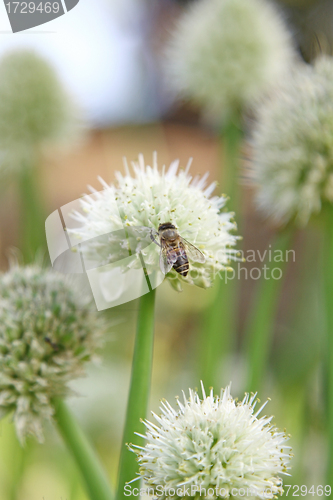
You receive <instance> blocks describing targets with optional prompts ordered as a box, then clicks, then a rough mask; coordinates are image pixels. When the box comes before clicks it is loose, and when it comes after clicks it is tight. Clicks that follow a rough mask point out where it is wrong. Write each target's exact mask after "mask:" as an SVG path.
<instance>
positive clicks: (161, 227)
mask: <svg viewBox="0 0 333 500" xmlns="http://www.w3.org/2000/svg"><path fill="white" fill-rule="evenodd" d="M165 229H176V226H174V225H173V224H171V222H163V224H160V225H159V226H158V231H164V230H165Z"/></svg>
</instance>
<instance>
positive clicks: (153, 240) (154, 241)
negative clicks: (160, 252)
mask: <svg viewBox="0 0 333 500" xmlns="http://www.w3.org/2000/svg"><path fill="white" fill-rule="evenodd" d="M150 239H151V241H152V242H153V243H155V245H158V246H159V247H160V246H161V245H160V244H159V243H158V241H157V240H156V239H155V237H154V235H153V233H152V231H151V232H150Z"/></svg>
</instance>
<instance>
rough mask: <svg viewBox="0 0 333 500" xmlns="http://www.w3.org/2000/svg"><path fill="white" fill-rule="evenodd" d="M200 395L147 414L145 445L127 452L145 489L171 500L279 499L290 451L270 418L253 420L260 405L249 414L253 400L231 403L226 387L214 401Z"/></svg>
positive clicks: (246, 398) (247, 396)
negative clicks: (133, 458) (135, 460)
mask: <svg viewBox="0 0 333 500" xmlns="http://www.w3.org/2000/svg"><path fill="white" fill-rule="evenodd" d="M202 392H203V399H200V397H199V395H198V394H197V392H195V391H193V390H190V394H189V398H188V399H187V398H186V397H185V394H184V402H183V403H181V402H180V401H179V400H177V403H178V409H177V410H175V409H174V408H172V406H170V404H169V403H168V402H167V401H162V407H161V411H162V414H161V416H157V415H155V414H154V413H153V416H154V418H155V420H156V424H154V423H151V422H149V421H145V422H144V423H145V426H146V428H147V432H146V435H145V436H142V437H144V438H145V440H146V444H145V446H144V447H139V446H134V445H132V447H130V449H131V451H134V452H135V453H136V454H137V455H138V462H139V465H140V476H139V477H142V478H143V479H144V482H145V485H146V486H147V487H149V488H151V489H153V490H154V491H159V492H163V494H162V496H160V498H162V499H171V498H172V499H174V500H175V499H179V498H181V497H182V495H184V493H182V492H184V491H185V492H186V495H187V496H191V497H192V498H194V497H195V498H197V497H198V496H199V495H200V498H204V499H207V498H209V499H216V498H220V497H223V498H229V497H232V498H237V499H238V498H244V496H245V497H251V498H275V497H276V495H277V494H282V492H283V488H282V479H281V478H280V477H279V476H278V474H281V473H282V474H287V471H288V462H289V458H290V447H289V446H286V441H287V439H288V437H287V436H286V435H285V433H284V432H279V431H278V430H277V428H276V427H274V426H273V425H272V424H271V420H272V417H266V416H264V417H261V418H258V414H259V413H260V412H261V411H262V409H263V407H264V406H265V405H263V406H262V407H261V408H260V409H259V410H258V411H257V412H255V411H254V408H255V405H256V402H255V395H252V396H251V397H249V395H248V394H246V395H245V397H244V399H243V401H241V402H236V401H235V400H234V399H233V398H232V397H231V396H230V387H227V388H226V389H224V390H223V389H222V390H221V395H220V397H217V396H214V395H213V390H211V391H210V395H209V396H206V395H205V391H204V389H203V388H202ZM139 435H140V434H139ZM200 491H201V494H200V493H199V492H200ZM159 494H160V493H159ZM185 498H186V496H185Z"/></svg>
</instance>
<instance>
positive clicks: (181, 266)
mask: <svg viewBox="0 0 333 500" xmlns="http://www.w3.org/2000/svg"><path fill="white" fill-rule="evenodd" d="M173 252H175V253H176V254H177V260H176V262H175V263H174V265H173V268H174V270H175V271H176V272H177V273H179V274H180V275H181V276H184V277H185V276H187V273H188V270H189V267H190V266H189V263H188V258H187V255H186V252H185V250H184V248H182V247H181V246H178V247H177V248H175V249H174V250H173Z"/></svg>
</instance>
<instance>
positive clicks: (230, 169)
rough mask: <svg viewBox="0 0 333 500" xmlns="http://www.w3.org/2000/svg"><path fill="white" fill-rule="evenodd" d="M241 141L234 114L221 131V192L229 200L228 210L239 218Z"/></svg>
mask: <svg viewBox="0 0 333 500" xmlns="http://www.w3.org/2000/svg"><path fill="white" fill-rule="evenodd" d="M242 140H243V130H242V128H241V124H240V118H239V116H238V115H237V114H234V115H233V116H232V117H230V119H229V120H228V122H227V123H226V125H225V127H224V129H223V130H222V147H223V149H222V161H223V169H222V173H223V175H222V176H221V177H222V185H223V192H225V193H226V194H227V196H228V197H229V198H230V199H229V201H228V210H232V211H234V212H235V213H236V215H237V217H239V210H240V190H239V175H240V168H239V162H240V146H241V143H242Z"/></svg>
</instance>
